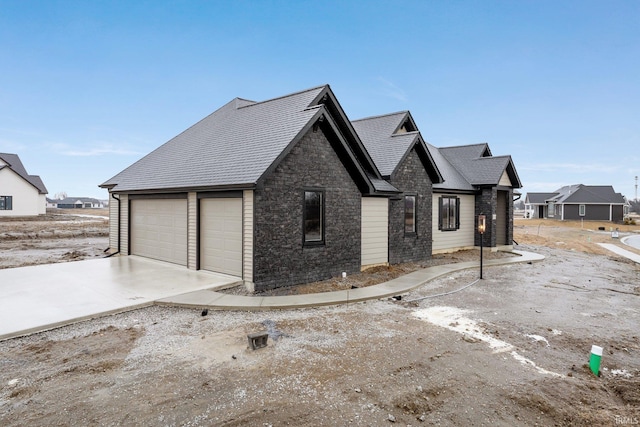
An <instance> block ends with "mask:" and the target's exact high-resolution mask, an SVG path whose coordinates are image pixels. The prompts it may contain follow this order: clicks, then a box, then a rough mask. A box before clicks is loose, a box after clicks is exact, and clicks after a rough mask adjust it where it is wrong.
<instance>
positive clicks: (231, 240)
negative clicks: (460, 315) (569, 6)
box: [100, 85, 520, 291]
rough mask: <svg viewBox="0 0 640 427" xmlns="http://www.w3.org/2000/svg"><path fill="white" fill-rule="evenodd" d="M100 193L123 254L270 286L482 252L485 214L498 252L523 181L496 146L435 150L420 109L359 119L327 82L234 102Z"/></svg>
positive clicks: (115, 246)
mask: <svg viewBox="0 0 640 427" xmlns="http://www.w3.org/2000/svg"><path fill="white" fill-rule="evenodd" d="M100 186H101V187H102V188H106V189H108V191H109V194H110V203H109V210H110V234H109V242H110V248H111V252H112V253H117V254H119V255H137V256H143V257H148V258H152V259H157V260H160V261H165V262H172V263H176V264H179V265H183V266H185V267H187V268H189V269H194V270H206V271H212V272H217V273H223V274H227V275H231V276H234V277H237V278H238V280H242V281H243V282H244V283H245V284H246V285H247V287H248V288H249V289H255V290H257V291H259V290H267V289H272V288H276V287H281V286H288V285H295V284H300V283H308V282H312V281H316V280H322V279H326V278H329V277H333V276H337V275H340V274H341V273H342V272H347V273H354V272H357V271H360V270H361V269H363V268H366V267H368V266H371V265H379V264H395V263H400V262H406V261H419V260H425V259H428V258H429V257H431V254H432V253H433V252H436V251H439V250H442V249H443V248H445V247H446V249H447V250H455V249H462V248H465V247H468V246H470V247H473V246H474V243H475V245H478V244H479V240H477V241H474V239H475V238H476V236H475V235H474V228H473V224H474V221H475V215H477V213H478V212H483V213H485V214H488V215H489V216H490V215H491V214H493V215H494V221H493V223H491V222H490V224H492V226H490V228H489V230H488V232H487V235H485V238H486V242H487V246H494V247H496V246H499V245H502V243H504V244H505V245H508V244H509V242H510V241H511V238H512V227H513V224H512V219H513V211H512V208H511V206H512V203H510V202H508V201H510V197H511V195H512V189H513V188H519V186H520V182H519V180H518V177H517V174H516V172H515V168H514V167H513V163H512V162H511V159H510V157H508V156H503V157H492V156H491V153H490V151H489V148H488V146H487V145H486V144H482V145H478V146H468V147H467V148H462V149H461V148H460V147H450V148H444V149H437V148H435V147H433V146H430V145H428V144H426V143H425V141H424V139H423V138H422V136H421V134H420V132H419V130H418V128H417V126H416V124H415V122H414V120H413V118H412V117H411V114H410V113H409V112H408V111H404V112H400V113H394V114H388V115H385V116H377V117H370V118H366V119H361V120H357V121H354V122H353V123H352V122H350V121H349V119H348V118H347V116H346V114H345V112H344V111H343V110H342V107H341V106H340V104H339V102H338V100H337V99H336V97H335V95H334V93H333V91H332V90H331V88H330V87H329V86H328V85H325V86H319V87H316V88H312V89H308V90H304V91H301V92H297V93H293V94H290V95H286V96H282V97H279V98H274V99H270V100H267V101H262V102H254V101H249V100H246V99H241V98H236V99H233V100H232V101H230V102H229V103H228V104H226V105H224V106H222V107H221V108H220V109H218V110H216V111H215V112H213V113H212V114H210V115H209V116H207V117H205V118H204V119H202V120H201V121H199V122H198V123H196V124H194V125H193V126H191V127H190V128H188V129H187V130H185V131H184V132H182V133H180V134H179V135H178V136H176V137H174V138H173V139H171V140H169V141H168V142H166V143H165V144H163V145H161V146H160V147H158V148H157V149H155V150H154V151H152V152H151V153H149V154H147V155H146V156H144V157H143V158H142V159H140V160H138V161H137V162H135V163H134V164H132V165H131V166H129V167H128V168H126V169H125V170H123V171H121V172H120V173H118V174H117V175H115V176H114V177H113V178H111V179H109V180H107V181H105V182H104V183H103V184H101V185H100ZM457 198H460V199H462V198H465V200H466V198H470V199H469V200H471V202H470V205H469V206H467V202H466V201H465V202H463V203H459V202H458V203H459V204H458V205H456V204H455V199H457ZM445 199H446V201H447V203H449V205H447V212H448V216H447V219H449V220H451V218H452V215H453V218H455V219H458V220H459V221H458V224H459V226H458V227H456V224H454V223H453V222H452V223H447V224H445V222H444V220H443V212H444V208H443V206H444V205H443V200H445ZM452 202H453V205H452V204H451V203H452ZM443 224H445V227H444V228H442V225H443ZM468 224H471V227H468ZM451 227H453V228H451ZM442 235H447V236H454V235H455V236H463V237H462V240H461V241H462V242H463V243H464V244H462V245H460V244H459V243H460V242H459V241H456V239H449V240H445V243H446V245H445V246H443V245H442V241H443V239H442ZM458 240H460V238H459V239H458ZM452 242H453V244H452Z"/></svg>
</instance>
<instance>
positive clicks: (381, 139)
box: [351, 111, 442, 182]
mask: <svg viewBox="0 0 640 427" xmlns="http://www.w3.org/2000/svg"><path fill="white" fill-rule="evenodd" d="M351 123H352V125H353V127H354V129H355V130H356V132H357V133H358V136H359V137H360V139H361V140H362V143H363V144H364V146H365V147H366V149H367V151H368V152H369V154H370V155H371V158H372V159H373V161H374V163H375V164H376V166H377V167H378V170H379V171H380V174H381V175H382V176H384V177H390V176H391V175H392V174H393V173H394V171H395V170H396V168H397V167H398V166H399V165H400V163H401V162H402V161H403V160H404V158H405V157H406V156H407V155H408V153H409V151H410V150H411V149H413V147H414V146H416V144H419V145H421V146H422V149H423V150H424V153H425V154H426V156H427V157H428V158H429V161H430V163H431V164H430V165H425V167H426V168H427V172H428V173H429V176H431V177H432V179H433V180H434V181H435V182H440V181H442V176H441V174H440V171H439V170H438V167H437V165H436V162H435V161H434V160H433V158H431V154H430V153H429V151H428V149H427V147H426V145H425V143H424V141H422V137H421V135H420V132H419V131H418V130H417V128H416V126H415V124H414V123H413V119H412V117H411V113H409V112H408V111H401V112H397V113H391V114H386V115H382V116H375V117H367V118H364V119H359V120H354V121H352V122H351ZM405 123H409V124H410V125H411V126H410V128H409V129H414V128H415V129H416V130H415V131H411V130H409V131H406V130H404V129H403V130H400V131H399V129H400V128H401V127H402V126H403V125H404V124H405Z"/></svg>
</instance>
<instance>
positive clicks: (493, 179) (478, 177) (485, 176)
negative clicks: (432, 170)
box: [427, 143, 522, 253]
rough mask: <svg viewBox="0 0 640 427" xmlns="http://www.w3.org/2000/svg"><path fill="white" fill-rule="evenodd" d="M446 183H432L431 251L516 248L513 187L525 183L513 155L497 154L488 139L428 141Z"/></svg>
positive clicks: (519, 186) (518, 186) (520, 186)
mask: <svg viewBox="0 0 640 427" xmlns="http://www.w3.org/2000/svg"><path fill="white" fill-rule="evenodd" d="M427 147H428V148H429V152H430V153H431V155H432V157H433V158H434V160H435V162H436V164H437V165H438V168H439V170H440V172H441V173H442V176H443V177H444V182H442V183H437V184H434V185H433V205H432V206H433V208H432V212H433V253H442V252H452V251H457V250H461V249H470V248H474V247H477V246H480V234H479V233H478V232H477V218H478V215H480V214H484V215H485V216H486V220H487V230H486V232H485V233H484V237H483V238H484V240H483V245H484V246H485V247H491V248H494V249H510V248H513V191H514V189H516V188H522V184H521V182H520V178H519V177H518V173H517V171H516V168H515V166H514V164H513V160H512V159H511V156H493V155H492V154H491V150H490V149H489V145H488V144H486V143H482V144H473V145H462V146H454V147H444V148H436V147H434V146H433V145H430V144H428V145H427Z"/></svg>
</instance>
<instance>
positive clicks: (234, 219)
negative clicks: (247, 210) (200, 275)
mask: <svg viewBox="0 0 640 427" xmlns="http://www.w3.org/2000/svg"><path fill="white" fill-rule="evenodd" d="M200 267H201V268H202V269H204V270H209V271H216V272H220V273H226V274H231V275H234V276H242V199H241V198H213V199H202V200H201V201H200Z"/></svg>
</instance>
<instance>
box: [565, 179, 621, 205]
mask: <svg viewBox="0 0 640 427" xmlns="http://www.w3.org/2000/svg"><path fill="white" fill-rule="evenodd" d="M556 193H559V196H558V197H557V198H556V203H590V204H597V203H603V204H610V203H614V204H624V203H625V200H624V197H623V196H622V194H620V193H616V192H615V191H614V189H613V186H611V185H583V184H575V185H567V186H565V187H562V188H560V189H559V190H557V191H556Z"/></svg>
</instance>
